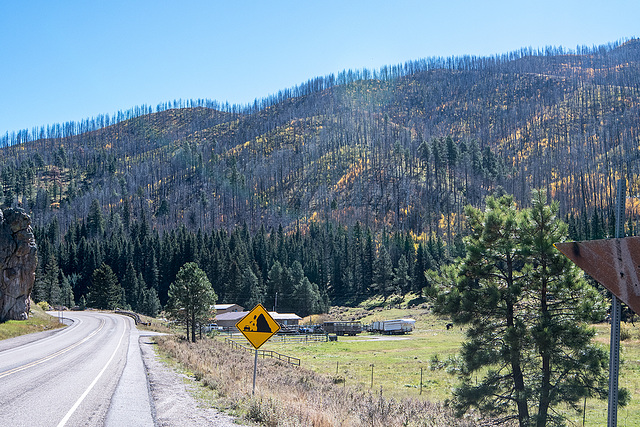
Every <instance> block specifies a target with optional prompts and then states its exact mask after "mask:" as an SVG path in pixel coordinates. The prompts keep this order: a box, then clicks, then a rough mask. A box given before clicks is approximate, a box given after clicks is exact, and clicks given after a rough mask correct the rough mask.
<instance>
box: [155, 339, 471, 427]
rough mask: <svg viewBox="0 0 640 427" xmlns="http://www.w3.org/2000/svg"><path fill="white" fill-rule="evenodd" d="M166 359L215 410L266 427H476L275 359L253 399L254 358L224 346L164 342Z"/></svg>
mask: <svg viewBox="0 0 640 427" xmlns="http://www.w3.org/2000/svg"><path fill="white" fill-rule="evenodd" d="M157 342H158V344H159V348H160V350H161V351H162V352H163V354H164V355H165V356H167V357H169V358H171V359H173V360H175V361H177V362H178V363H180V364H181V365H182V366H183V367H185V368H186V369H187V370H189V371H190V372H192V373H193V375H194V377H195V378H196V379H197V380H198V381H200V382H201V383H202V385H203V386H205V387H208V388H209V389H211V390H213V391H215V394H216V401H215V402H212V404H213V405H214V406H217V407H219V408H221V409H225V410H230V411H233V412H235V413H237V414H240V415H242V416H244V417H245V418H247V419H249V420H251V421H255V422H258V423H260V424H262V425H266V426H316V427H325V426H327V427H328V426H371V427H375V426H443V425H446V426H473V425H475V423H474V422H473V421H471V420H465V419H456V418H454V417H453V415H452V414H451V412H450V411H449V410H448V409H447V408H445V407H443V406H442V405H441V404H437V403H432V402H428V401H424V400H414V399H394V398H388V397H383V396H381V395H379V394H377V393H372V392H371V391H370V390H368V389H366V388H365V387H360V386H349V385H345V384H344V382H343V381H341V378H339V377H336V378H332V377H330V376H324V375H320V374H317V373H315V372H312V371H309V370H307V369H304V368H301V367H297V366H290V365H288V364H286V363H283V362H280V361H275V360H271V359H260V360H259V361H258V373H257V380H256V392H255V396H252V393H251V391H252V376H253V360H254V359H253V356H252V355H251V354H250V353H247V352H243V351H240V350H233V349H231V348H230V347H229V346H227V345H226V344H224V343H223V341H222V340H220V339H217V340H210V339H205V340H201V341H199V342H197V343H195V344H194V343H188V342H187V341H186V340H183V339H181V338H178V337H175V336H166V337H158V338H157Z"/></svg>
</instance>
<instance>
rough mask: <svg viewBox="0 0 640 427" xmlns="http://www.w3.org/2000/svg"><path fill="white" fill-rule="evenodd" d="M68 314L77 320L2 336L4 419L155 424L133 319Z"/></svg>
mask: <svg viewBox="0 0 640 427" xmlns="http://www.w3.org/2000/svg"><path fill="white" fill-rule="evenodd" d="M65 317H66V318H69V319H71V320H72V321H73V323H72V324H71V325H70V326H68V327H66V328H64V329H62V330H60V331H59V332H55V333H47V334H41V335H38V336H33V337H31V338H28V337H19V338H17V339H12V340H5V341H0V424H1V425H7V426H9V425H10V426H16V427H19V426H36V427H37V426H58V427H63V426H103V425H106V426H125V425H126V426H140V427H145V426H153V425H154V422H153V418H152V407H151V404H150V399H149V388H148V384H147V379H146V373H145V371H144V366H143V364H142V359H141V356H140V346H139V343H138V337H139V332H138V330H137V329H136V328H135V326H134V323H133V320H132V319H130V318H128V317H125V316H121V315H115V314H107V313H99V312H71V313H69V312H65ZM34 337H35V338H38V339H35V340H34Z"/></svg>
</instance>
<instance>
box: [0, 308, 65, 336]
mask: <svg viewBox="0 0 640 427" xmlns="http://www.w3.org/2000/svg"><path fill="white" fill-rule="evenodd" d="M63 326H64V325H63V324H62V323H60V322H59V321H58V319H57V318H56V317H53V316H50V315H49V314H47V313H46V312H45V311H44V310H43V308H42V307H40V306H39V305H37V304H31V312H30V313H29V319H27V320H8V321H6V322H4V323H0V340H4V339H7V338H13V337H17V336H20V335H26V334H30V333H33V332H42V331H47V330H51V329H57V328H61V327H63Z"/></svg>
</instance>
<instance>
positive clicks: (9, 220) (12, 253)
mask: <svg viewBox="0 0 640 427" xmlns="http://www.w3.org/2000/svg"><path fill="white" fill-rule="evenodd" d="M37 264H38V249H37V247H36V241H35V238H34V237H33V231H32V230H31V217H29V215H27V214H26V213H24V211H23V210H22V209H13V208H9V209H5V210H4V213H3V212H2V211H0V322H4V321H6V320H24V319H27V318H28V317H29V308H30V307H31V303H30V299H29V298H30V296H31V290H32V289H33V284H34V282H35V279H36V266H37Z"/></svg>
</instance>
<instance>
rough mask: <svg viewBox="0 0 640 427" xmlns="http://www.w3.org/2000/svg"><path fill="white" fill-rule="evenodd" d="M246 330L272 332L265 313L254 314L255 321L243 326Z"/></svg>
mask: <svg viewBox="0 0 640 427" xmlns="http://www.w3.org/2000/svg"><path fill="white" fill-rule="evenodd" d="M243 331H245V332H267V333H269V334H270V333H271V326H269V322H267V319H265V317H264V314H262V313H261V314H260V315H259V316H256V315H254V316H253V321H250V322H249V324H248V325H245V326H244V328H243Z"/></svg>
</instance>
